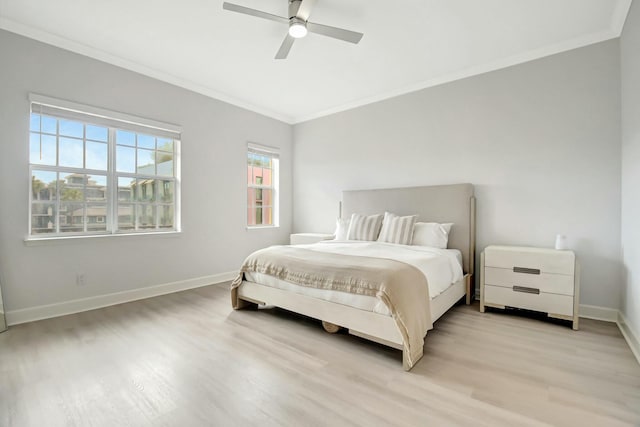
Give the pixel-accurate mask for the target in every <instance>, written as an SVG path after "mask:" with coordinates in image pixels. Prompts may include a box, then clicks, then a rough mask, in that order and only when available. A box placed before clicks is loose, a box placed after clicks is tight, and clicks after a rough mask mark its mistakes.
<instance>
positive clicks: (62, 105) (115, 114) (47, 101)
mask: <svg viewBox="0 0 640 427" xmlns="http://www.w3.org/2000/svg"><path fill="white" fill-rule="evenodd" d="M29 102H31V104H32V105H33V104H36V105H42V106H43V107H53V108H55V109H58V110H65V111H70V112H73V113H77V114H79V115H81V116H82V117H86V116H93V117H98V118H101V119H107V120H111V121H116V122H122V123H127V124H132V125H138V126H144V127H148V128H152V129H159V130H163V131H166V132H171V133H176V134H181V133H182V127H181V126H178V125H174V124H171V123H164V122H159V121H157V120H152V119H147V118H145V117H140V116H134V115H133V114H128V113H121V112H119V111H113V110H107V109H106V108H100V107H94V106H92V105H86V104H80V103H78V102H73V101H67V100H65V99H58V98H52V97H50V96H44V95H39V94H37V93H30V94H29ZM178 136H179V135H178ZM174 137H175V135H174Z"/></svg>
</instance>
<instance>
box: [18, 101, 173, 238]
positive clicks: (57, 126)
mask: <svg viewBox="0 0 640 427" xmlns="http://www.w3.org/2000/svg"><path fill="white" fill-rule="evenodd" d="M31 101H32V102H31V120H30V130H29V132H30V134H29V147H30V148H29V159H30V160H29V168H30V172H31V185H30V187H31V188H30V225H29V236H30V237H36V238H37V237H56V236H70V235H95V234H117V233H136V232H142V233H144V232H160V231H177V230H179V229H180V223H179V173H178V172H179V144H180V133H179V129H178V128H177V127H175V126H172V125H164V124H161V123H157V122H153V121H151V120H147V119H142V118H137V117H131V116H126V115H123V114H121V113H115V112H108V111H104V110H100V109H96V108H94V107H88V106H79V105H76V104H72V103H69V102H66V101H60V100H52V99H50V98H46V97H41V96H38V95H31Z"/></svg>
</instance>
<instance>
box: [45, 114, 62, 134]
mask: <svg viewBox="0 0 640 427" xmlns="http://www.w3.org/2000/svg"><path fill="white" fill-rule="evenodd" d="M57 128H58V120H57V119H54V118H53V117H46V116H42V132H45V133H51V134H54V135H55V134H56V133H57V132H58V129H57Z"/></svg>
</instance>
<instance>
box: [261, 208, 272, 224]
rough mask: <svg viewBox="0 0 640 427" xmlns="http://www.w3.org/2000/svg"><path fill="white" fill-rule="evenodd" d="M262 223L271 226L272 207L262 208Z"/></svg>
mask: <svg viewBox="0 0 640 427" xmlns="http://www.w3.org/2000/svg"><path fill="white" fill-rule="evenodd" d="M262 223H263V224H264V225H273V208H272V207H263V208H262Z"/></svg>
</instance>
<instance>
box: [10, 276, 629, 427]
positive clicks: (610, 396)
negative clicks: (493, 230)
mask: <svg viewBox="0 0 640 427" xmlns="http://www.w3.org/2000/svg"><path fill="white" fill-rule="evenodd" d="M580 326H581V330H580V331H578V332H574V331H572V330H571V329H570V328H569V327H566V326H559V325H556V324H551V323H545V322H542V321H539V320H534V319H529V318H523V317H518V316H511V315H504V314H500V313H485V314H481V313H479V312H478V307H477V305H476V306H472V307H468V306H464V305H462V306H457V307H455V308H454V309H452V310H451V311H450V312H449V313H447V314H445V315H444V316H443V317H442V318H441V319H440V320H439V321H438V322H437V323H436V325H435V329H434V330H433V331H431V332H429V334H428V336H427V339H426V344H425V356H424V358H423V359H422V361H421V362H420V363H419V364H418V365H417V366H416V367H415V368H414V369H413V370H412V371H411V372H409V373H407V372H404V371H403V370H402V360H401V359H402V356H401V353H400V351H397V350H392V349H388V348H385V347H382V346H379V345H377V344H373V343H370V342H367V341H364V340H362V339H359V338H356V337H353V336H349V335H344V334H342V335H329V334H327V333H325V332H324V331H323V330H322V328H321V326H320V324H319V322H317V321H314V320H311V319H307V318H303V317H300V316H296V315H292V314H290V313H286V312H283V311H280V310H260V311H239V312H233V311H232V310H231V308H230V302H229V293H228V290H227V287H226V286H221V285H215V286H209V287H206V288H201V289H197V290H192V291H186V292H181V293H177V294H173V295H168V296H163V297H158V298H153V299H148V300H144V301H139V302H133V303H129V304H123V305H120V306H115V307H109V308H104V309H101V310H95V311H91V312H87V313H81V314H76V315H71V316H65V317H61V318H57V319H50V320H44V321H40V322H35V323H30V324H25V325H19V326H14V327H12V328H10V329H9V331H7V332H5V333H3V334H0V425H1V426H58V425H60V426H126V425H132V426H145V425H154V426H156V425H158V426H180V427H190V426H199V425H215V426H229V425H260V426H272V425H273V426H275V425H290V426H321V425H330V426H341V425H361V426H377V425H407V426H409V425H411V426H427V425H434V426H448V425H473V426H476V425H486V426H500V425H507V426H528V425H545V424H552V425H575V426H616V425H636V426H637V425H640V365H638V363H637V362H636V361H635V359H634V358H633V355H632V353H631V351H630V350H629V348H628V347H627V345H626V343H625V342H624V340H623V338H622V336H621V335H620V332H619V331H618V330H617V328H616V326H615V325H614V324H609V323H604V322H597V321H592V320H583V321H581V324H580Z"/></svg>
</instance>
